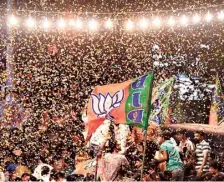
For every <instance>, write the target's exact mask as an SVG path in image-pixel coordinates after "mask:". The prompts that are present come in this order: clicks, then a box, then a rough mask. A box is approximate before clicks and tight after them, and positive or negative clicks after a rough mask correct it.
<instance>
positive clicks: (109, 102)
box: [91, 90, 124, 118]
mask: <svg viewBox="0 0 224 182" xmlns="http://www.w3.org/2000/svg"><path fill="white" fill-rule="evenodd" d="M91 97H92V109H93V112H94V113H95V114H96V115H97V116H98V117H105V116H106V117H109V118H111V116H110V114H109V113H110V111H111V110H112V109H113V108H118V107H119V106H120V105H121V102H122V100H123V99H124V90H119V91H117V92H116V93H115V94H114V95H111V94H110V93H109V92H108V93H107V94H106V95H105V96H104V95H103V94H102V93H99V95H98V96H97V95H95V94H91Z"/></svg>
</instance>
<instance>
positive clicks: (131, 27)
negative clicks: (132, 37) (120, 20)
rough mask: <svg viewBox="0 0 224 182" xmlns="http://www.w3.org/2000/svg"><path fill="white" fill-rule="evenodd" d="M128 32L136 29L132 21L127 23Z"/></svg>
mask: <svg viewBox="0 0 224 182" xmlns="http://www.w3.org/2000/svg"><path fill="white" fill-rule="evenodd" d="M125 27H126V30H127V31H131V30H133V28H134V23H133V22H132V21H131V20H128V21H127V22H126V26H125Z"/></svg>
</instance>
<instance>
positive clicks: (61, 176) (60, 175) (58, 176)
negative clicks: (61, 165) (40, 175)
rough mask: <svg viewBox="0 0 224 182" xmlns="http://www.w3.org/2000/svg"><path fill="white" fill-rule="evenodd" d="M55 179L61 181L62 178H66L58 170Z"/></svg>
mask: <svg viewBox="0 0 224 182" xmlns="http://www.w3.org/2000/svg"><path fill="white" fill-rule="evenodd" d="M55 179H56V181H58V182H61V181H63V180H65V179H66V178H65V174H64V173H62V172H58V173H57V174H56V175H55Z"/></svg>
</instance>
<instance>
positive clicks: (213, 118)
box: [209, 75, 224, 125]
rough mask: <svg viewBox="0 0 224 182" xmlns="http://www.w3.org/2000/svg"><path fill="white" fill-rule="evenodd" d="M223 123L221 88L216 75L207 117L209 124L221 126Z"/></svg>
mask: <svg viewBox="0 0 224 182" xmlns="http://www.w3.org/2000/svg"><path fill="white" fill-rule="evenodd" d="M223 122H224V99H223V97H222V86H221V83H220V80H219V77H218V75H217V76H216V83H215V90H214V94H213V97H212V105H211V109H210V115H209V124H210V125H221V124H222V123H223Z"/></svg>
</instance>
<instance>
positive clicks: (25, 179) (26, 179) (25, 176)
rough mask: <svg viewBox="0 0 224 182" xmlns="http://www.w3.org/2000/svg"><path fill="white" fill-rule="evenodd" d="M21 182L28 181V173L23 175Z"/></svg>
mask: <svg viewBox="0 0 224 182" xmlns="http://www.w3.org/2000/svg"><path fill="white" fill-rule="evenodd" d="M21 180H22V181H29V180H30V175H29V174H28V173H23V175H22V176H21Z"/></svg>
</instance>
